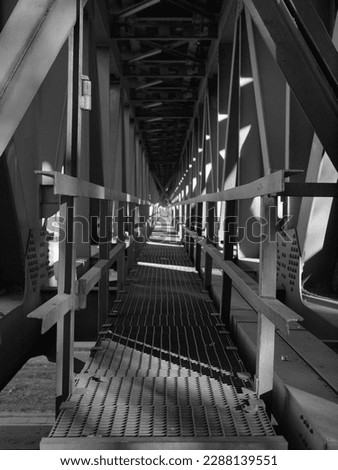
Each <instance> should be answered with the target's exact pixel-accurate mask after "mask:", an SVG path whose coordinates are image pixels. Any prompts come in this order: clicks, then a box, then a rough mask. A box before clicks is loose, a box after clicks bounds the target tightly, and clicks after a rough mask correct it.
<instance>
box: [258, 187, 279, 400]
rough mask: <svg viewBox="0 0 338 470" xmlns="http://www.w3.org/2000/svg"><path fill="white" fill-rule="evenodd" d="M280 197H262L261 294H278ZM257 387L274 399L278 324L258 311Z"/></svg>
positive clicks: (270, 295)
mask: <svg viewBox="0 0 338 470" xmlns="http://www.w3.org/2000/svg"><path fill="white" fill-rule="evenodd" d="M276 221H277V197H276V196H272V197H269V196H263V197H262V198H261V223H262V240H261V243H260V265H259V295H260V296H261V297H268V298H275V297H276V283H277V232H276ZM257 336H258V337H257V356H256V376H255V388H256V393H257V394H258V396H261V397H264V398H265V399H266V400H267V402H268V404H269V403H270V401H271V392H272V388H273V371H274V356H275V354H274V353H275V325H274V324H273V323H272V322H271V321H270V320H268V319H267V318H266V317H265V316H264V315H263V314H262V313H259V314H258V332H257Z"/></svg>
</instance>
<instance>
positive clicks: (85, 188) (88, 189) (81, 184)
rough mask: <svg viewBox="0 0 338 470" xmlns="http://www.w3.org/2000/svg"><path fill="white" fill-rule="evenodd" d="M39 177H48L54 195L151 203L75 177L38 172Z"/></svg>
mask: <svg viewBox="0 0 338 470" xmlns="http://www.w3.org/2000/svg"><path fill="white" fill-rule="evenodd" d="M35 173H36V174H38V175H42V176H47V177H50V179H51V185H53V186H54V194H59V195H60V196H72V197H88V198H91V199H101V200H102V199H106V200H110V201H121V202H132V203H134V204H139V205H149V204H150V203H149V201H144V200H142V199H139V198H138V197H136V196H132V195H130V194H126V193H122V192H120V191H114V190H112V189H110V188H106V187H104V186H99V185H98V184H94V183H90V182H89V181H85V180H81V179H79V178H74V177H73V176H69V175H65V174H63V173H58V172H57V171H36V172H35Z"/></svg>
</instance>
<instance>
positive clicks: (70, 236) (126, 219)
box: [28, 171, 150, 410]
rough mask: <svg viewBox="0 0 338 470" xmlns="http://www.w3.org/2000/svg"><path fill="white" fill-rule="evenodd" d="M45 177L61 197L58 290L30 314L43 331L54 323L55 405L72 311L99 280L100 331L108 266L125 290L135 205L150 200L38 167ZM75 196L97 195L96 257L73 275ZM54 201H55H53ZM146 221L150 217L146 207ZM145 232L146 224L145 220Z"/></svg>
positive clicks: (66, 367) (65, 384)
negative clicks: (114, 223) (115, 213)
mask: <svg viewBox="0 0 338 470" xmlns="http://www.w3.org/2000/svg"><path fill="white" fill-rule="evenodd" d="M36 173H37V174H38V175H40V176H42V177H43V186H44V188H46V187H49V188H51V187H52V188H53V193H54V195H55V196H58V198H59V205H58V207H59V209H60V220H61V221H62V230H63V234H62V237H60V239H59V263H58V270H59V273H58V290H57V294H56V295H55V296H54V297H52V298H51V299H50V300H49V301H47V302H45V303H44V304H43V305H41V306H40V307H38V308H37V309H35V310H34V311H32V312H31V313H30V314H29V315H28V316H29V317H30V318H35V319H40V320H41V332H42V334H44V333H46V332H47V331H48V330H50V329H51V328H52V327H53V326H54V325H56V326H57V360H56V362H57V363H56V367H57V372H56V374H57V386H56V388H57V410H58V406H59V404H60V403H61V402H62V401H63V400H64V399H65V398H66V396H67V395H68V394H69V393H70V392H71V390H72V381H73V378H72V377H73V342H74V322H75V310H80V309H84V308H86V302H87V296H88V294H89V293H90V292H91V290H92V289H93V288H94V286H95V285H97V284H98V331H99V330H100V327H101V325H102V324H103V323H105V321H106V319H107V317H108V308H109V305H108V300H109V269H110V268H111V266H112V265H113V263H115V262H116V264H117V288H118V292H120V291H121V290H122V289H123V284H124V281H125V276H126V273H127V272H128V270H129V269H130V268H131V266H132V265H133V264H134V258H135V251H136V249H135V245H136V242H135V239H134V230H135V213H134V209H135V207H136V206H138V207H139V208H140V207H146V208H147V207H150V203H149V201H145V200H142V199H140V198H137V197H135V196H132V195H130V194H126V193H123V192H119V191H114V190H112V189H110V188H106V187H103V186H100V185H96V184H93V183H90V182H88V181H85V180H81V179H79V178H74V177H72V176H69V175H65V174H63V173H58V172H53V171H37V172H36ZM78 198H91V199H97V200H99V237H98V238H99V239H98V245H99V256H98V257H99V259H98V261H97V262H96V263H95V264H94V266H92V267H90V268H89V269H88V270H87V272H86V273H85V274H83V275H82V276H81V277H80V278H79V279H76V256H75V245H76V243H75V240H76V237H75V230H76V229H75V227H76V222H77V221H76V216H75V214H76V210H75V208H76V204H77V199H78ZM113 201H114V202H116V203H118V216H117V231H118V233H117V243H116V246H115V247H112V243H111V240H112V227H111V221H112V218H111V215H112V207H111V203H112V202H113ZM55 203H56V201H53V204H54V205H55ZM144 213H145V215H146V216H145V217H144V218H145V220H146V219H148V218H149V211H148V209H146V210H144ZM125 223H127V224H128V226H129V234H128V242H127V243H126V242H125ZM145 229H146V230H147V232H146V233H145V234H144V235H145V237H146V236H147V235H148V227H147V224H145Z"/></svg>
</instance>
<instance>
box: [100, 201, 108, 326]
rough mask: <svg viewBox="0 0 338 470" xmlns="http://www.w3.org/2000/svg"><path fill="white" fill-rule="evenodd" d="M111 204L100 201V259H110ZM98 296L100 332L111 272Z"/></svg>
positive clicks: (102, 277) (101, 286) (103, 319)
mask: <svg viewBox="0 0 338 470" xmlns="http://www.w3.org/2000/svg"><path fill="white" fill-rule="evenodd" d="M109 207H110V203H109V201H107V200H101V201H100V230H99V233H100V238H99V258H100V259H108V258H109V251H110V240H111V223H110V218H109ZM98 284H99V294H98V325H97V326H98V331H100V329H101V325H102V324H103V323H104V322H105V321H106V318H107V315H108V308H109V271H108V272H106V273H105V274H103V275H102V276H101V278H100V280H99V283H98Z"/></svg>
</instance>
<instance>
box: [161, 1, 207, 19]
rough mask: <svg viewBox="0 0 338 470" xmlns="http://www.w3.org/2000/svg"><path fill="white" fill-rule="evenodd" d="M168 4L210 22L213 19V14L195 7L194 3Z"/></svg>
mask: <svg viewBox="0 0 338 470" xmlns="http://www.w3.org/2000/svg"><path fill="white" fill-rule="evenodd" d="M169 2H170V3H173V4H174V5H176V6H178V7H180V8H183V9H184V10H186V11H189V13H195V14H197V15H201V16H204V17H205V18H209V19H210V20H213V19H215V15H214V14H213V13H210V12H209V11H208V10H206V9H204V8H200V7H199V6H198V5H196V3H191V2H188V1H187V0H169Z"/></svg>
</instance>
